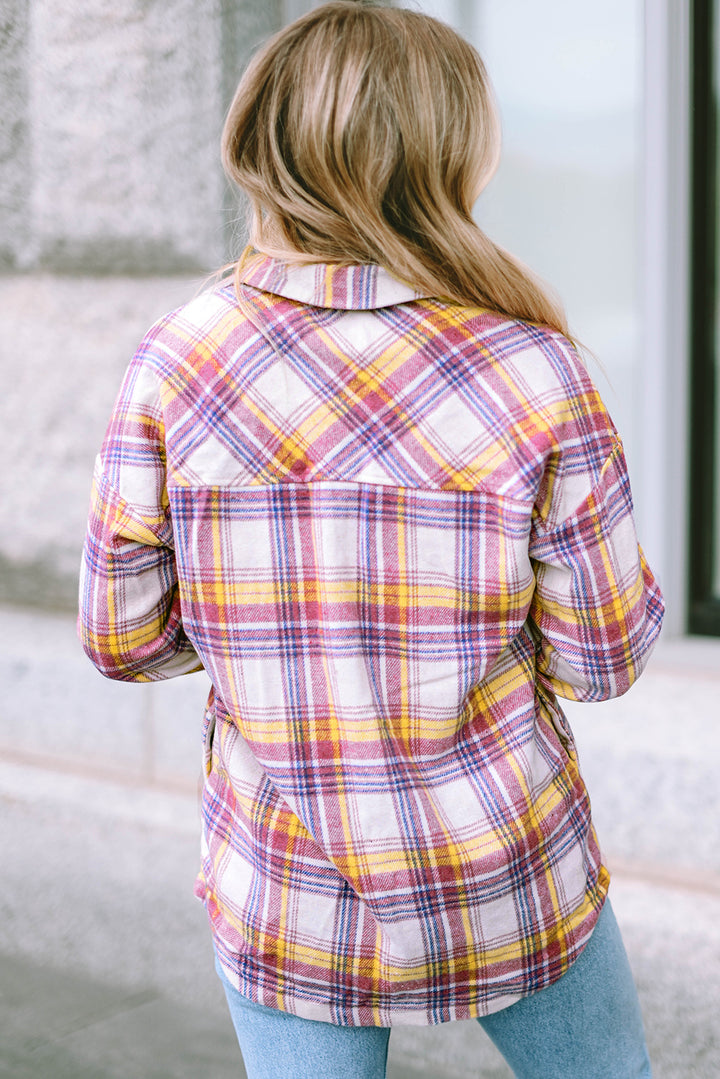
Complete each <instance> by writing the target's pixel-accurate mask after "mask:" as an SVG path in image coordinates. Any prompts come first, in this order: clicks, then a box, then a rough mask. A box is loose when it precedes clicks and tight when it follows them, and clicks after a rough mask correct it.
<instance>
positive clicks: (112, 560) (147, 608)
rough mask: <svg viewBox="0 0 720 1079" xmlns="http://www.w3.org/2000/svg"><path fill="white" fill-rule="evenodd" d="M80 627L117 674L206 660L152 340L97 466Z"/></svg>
mask: <svg viewBox="0 0 720 1079" xmlns="http://www.w3.org/2000/svg"><path fill="white" fill-rule="evenodd" d="M78 633H79V636H80V640H81V642H82V645H83V648H84V649H85V652H86V654H87V655H88V656H89V657H90V659H91V660H92V662H93V663H94V665H95V666H96V667H97V669H98V670H99V671H100V673H101V674H103V675H105V676H106V677H108V678H114V679H119V680H121V681H136V682H146V681H155V680H158V679H162V678H171V677H174V676H176V675H181V674H189V673H190V672H192V671H197V670H200V669H201V667H202V664H201V662H200V660H199V658H198V656H197V654H196V652H195V650H194V648H193V646H192V644H191V643H190V641H189V640H188V638H187V637H186V635H185V632H184V630H183V625H182V618H181V612H180V597H179V590H178V580H177V569H176V564H175V552H174V546H173V528H172V520H171V517H170V511H169V503H168V497H167V489H166V483H165V449H164V425H163V417H162V409H161V406H160V394H159V380H158V377H157V375H156V373H155V372H154V370H153V369H152V365H150V364H149V363H148V362H147V356H146V349H144V348H142V347H141V349H140V351H139V352H138V353H137V355H136V356H135V358H134V359H133V362H132V363H131V365H130V367H129V369H128V372H127V374H126V377H125V380H124V382H123V385H122V388H121V390H120V394H119V397H118V400H117V402H116V405H115V409H114V411H113V415H112V418H111V420H110V424H109V426H108V430H107V434H106V436H105V441H104V443H103V448H102V452H101V453H100V455H99V456H98V458H97V462H96V466H95V474H94V478H93V486H92V495H91V504H90V516H89V521H88V527H87V534H86V538H85V545H84V549H83V558H82V566H81V573H80V611H79V618H78Z"/></svg>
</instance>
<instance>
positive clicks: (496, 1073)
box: [0, 608, 720, 1079]
mask: <svg viewBox="0 0 720 1079" xmlns="http://www.w3.org/2000/svg"><path fill="white" fill-rule="evenodd" d="M0 685H2V687H3V693H2V697H1V698H0V825H1V826H0V865H1V866H2V872H1V873H0V1077H2V1079H5V1077H8V1079H35V1077H40V1076H42V1077H47V1079H166V1077H168V1079H169V1077H172V1079H185V1077H187V1079H190V1077H193V1079H194V1077H197V1076H199V1075H203V1076H212V1077H213V1079H230V1077H233V1079H242V1077H243V1076H244V1071H243V1068H242V1063H241V1059H240V1055H239V1052H238V1049H237V1046H236V1043H235V1039H234V1034H233V1031H232V1028H231V1025H230V1022H229V1019H228V1017H227V1015H226V1012H225V1004H224V1000H223V996H222V991H221V989H220V987H219V985H218V983H217V979H216V977H215V975H214V972H213V968H212V956H211V949H210V944H209V934H208V930H207V926H206V920H205V913H204V911H203V909H202V907H201V905H200V904H199V903H198V902H197V901H196V900H195V899H194V898H193V896H192V884H193V879H194V875H195V872H196V869H197V864H198V831H199V813H198V798H197V784H198V770H199V758H198V737H199V732H198V728H199V716H200V712H201V709H202V701H203V698H204V695H205V692H206V690H207V683H206V682H205V680H204V677H203V676H192V677H190V678H187V679H178V680H175V681H174V682H172V683H167V684H164V685H159V684H156V685H153V686H142V687H141V686H123V685H118V684H114V683H110V682H106V681H104V680H103V679H101V678H100V677H99V676H98V675H97V674H96V673H95V672H94V671H93V669H92V667H91V666H90V664H89V663H88V662H87V660H86V659H85V657H84V656H82V654H81V652H80V650H79V647H78V646H77V644H76V642H75V635H74V628H73V620H72V619H71V618H69V617H67V616H63V615H49V614H43V613H39V612H33V611H28V610H23V609H19V608H18V609H13V608H4V609H3V608H0ZM568 713H569V716H570V719H571V722H572V725H573V728H574V730H575V734H576V738H577V741H578V745H579V750H580V758H581V762H582V766H583V771H584V774H585V777H586V779H587V782H588V786H589V789H590V792H591V795H592V799H593V808H594V813H595V819H596V824H597V827H598V831H599V834H600V838H601V842H602V843H603V846H604V849H605V851H606V856H607V860H608V862H609V864H610V867H611V870H612V873H613V883H612V886H611V896H612V901H613V906H614V909H615V912H616V915H617V918H618V921H619V923H620V925H621V928H622V930H623V935H624V937H625V942H626V946H627V950H628V954H629V956H630V961H631V965H632V967H633V970H634V973H635V978H636V981H637V984H638V989H639V993H640V997H641V1003H642V1006H643V1013H644V1016H645V1025H646V1031H647V1035H648V1043H649V1046H650V1052H651V1057H652V1060H653V1067H654V1076H655V1079H717V1077H718V1075H720V1064H719V1063H718V1061H720V1018H719V1016H720V1007H719V1005H720V783H718V765H717V762H718V760H720V641H709V640H702V639H680V640H676V641H665V642H661V644H660V645H659V647H658V649H657V650H656V653H655V655H654V656H653V659H652V660H651V663H650V666H649V668H648V670H647V672H646V673H645V674H644V676H643V677H642V678H641V680H640V682H639V683H638V684H637V686H635V687H634V688H633V689H632V690H631V691H630V693H628V694H627V695H626V696H625V697H623V698H621V699H619V700H617V701H610V702H606V703H603V704H599V705H592V706H578V705H573V706H569V707H568ZM390 1045H391V1048H390V1060H389V1066H388V1079H414V1077H419V1076H429V1077H433V1079H464V1077H467V1079H510V1076H511V1073H510V1071H509V1069H508V1068H507V1066H506V1065H505V1064H504V1062H503V1061H502V1059H501V1058H500V1057H499V1055H498V1054H497V1052H496V1051H495V1049H494V1047H493V1046H492V1045H491V1044H490V1043H489V1042H488V1040H487V1038H486V1037H485V1036H484V1034H483V1032H482V1030H481V1029H480V1028H479V1026H478V1025H477V1024H476V1023H473V1022H469V1023H453V1024H446V1025H444V1026H441V1027H433V1028H426V1029H425V1028H423V1029H416V1028H398V1029H396V1030H395V1031H393V1035H392V1037H391V1042H390ZM338 1079H342V1077H340V1076H338ZM548 1079H551V1077H548ZM578 1079H583V1077H582V1076H578Z"/></svg>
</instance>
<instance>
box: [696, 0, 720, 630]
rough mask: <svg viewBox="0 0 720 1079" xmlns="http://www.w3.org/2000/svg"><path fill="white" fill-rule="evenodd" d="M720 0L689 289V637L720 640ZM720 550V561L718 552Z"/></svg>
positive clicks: (704, 108) (700, 3) (710, 30)
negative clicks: (719, 314) (718, 578)
mask: <svg viewBox="0 0 720 1079" xmlns="http://www.w3.org/2000/svg"><path fill="white" fill-rule="evenodd" d="M719 8H720V5H719V4H718V0H694V2H693V4H692V28H691V50H692V56H691V71H692V84H691V286H690V370H691V376H690V425H689V428H690V429H689V442H690V446H689V449H690V477H689V480H690V482H689V491H690V499H689V521H688V552H689V555H690V558H689V573H688V585H689V602H688V629H689V631H690V633H695V634H701V635H705V636H720V596H717V595H714V594H713V578H714V560H715V557H720V535H717V534H716V522H717V500H718V498H720V492H718V481H720V475H718V468H717V462H716V445H717V441H716V440H717V437H718V431H717V425H718V417H717V409H718V397H717V390H718V388H717V385H716V383H717V367H716V362H717V361H716V349H717V344H716V340H717V339H718V337H719V336H720V335H719V333H718V330H719V328H718V326H717V321H716V295H717V289H718V285H719V284H720V282H719V280H718V269H719V266H718V263H719V262H720V243H719V242H718V236H717V226H718V207H717V205H716V203H717V193H718V181H719V180H720V162H718V150H720V140H719V139H718V119H719V110H718V103H717V101H716V94H715V85H716V78H717V76H718V74H720V56H719V55H715V53H714V37H715V19H716V18H718V17H720V10H718V9H719ZM716 551H717V552H718V555H716V554H715V552H716Z"/></svg>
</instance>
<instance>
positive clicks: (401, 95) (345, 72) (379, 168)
mask: <svg viewBox="0 0 720 1079" xmlns="http://www.w3.org/2000/svg"><path fill="white" fill-rule="evenodd" d="M499 145H500V137H499V125H498V121H497V115H496V111H495V106H494V102H493V99H492V91H491V88H490V85H489V81H488V78H487V75H486V72H485V68H484V66H483V64H482V61H481V59H480V57H479V56H478V54H477V53H476V51H475V50H474V49H473V48H472V46H471V45H469V44H468V42H466V41H465V40H463V38H461V37H460V36H459V35H458V34H456V33H455V31H453V30H452V29H451V28H450V27H448V26H446V25H445V24H444V23H441V22H439V21H437V20H435V19H432V18H430V17H428V16H425V15H421V14H418V13H417V12H413V11H408V10H404V9H400V8H391V7H384V6H380V5H376V4H371V3H363V2H352V0H340V2H336V3H329V4H325V5H323V6H322V7H319V8H315V9H314V10H312V11H311V12H309V13H308V14H307V15H305V16H303V17H302V18H301V19H298V20H297V21H296V22H294V23H292V24H291V25H290V26H288V27H286V28H285V29H284V30H282V31H280V33H278V34H276V35H275V36H274V37H273V38H272V39H271V40H270V41H269V42H268V43H267V44H266V45H265V46H264V47H263V48H262V49H261V50H260V51H259V52H258V53H257V54H256V56H255V58H254V59H253V60H252V62H251V64H250V66H249V67H248V69H247V71H246V72H245V75H244V76H243V78H242V80H241V82H240V85H239V86H238V89H237V92H236V94H235V97H234V99H233V102H232V104H231V106H230V110H229V113H228V117H227V121H226V124H225V130H224V132H223V162H224V165H225V169H226V171H227V173H228V175H229V176H230V178H231V179H232V180H234V181H235V182H236V183H237V184H238V185H239V186H240V187H241V188H242V189H243V190H244V191H245V192H246V193H247V195H248V196H249V198H250V202H251V207H252V212H253V224H252V241H253V244H254V246H256V247H257V248H259V249H260V250H263V251H266V252H267V253H269V254H274V255H277V256H279V257H282V258H284V259H286V260H296V261H297V260H302V261H321V262H334V263H346V264H352V263H377V264H379V265H382V266H385V267H386V268H387V269H388V270H389V271H390V272H391V273H393V274H395V276H397V277H399V278H401V279H403V280H405V281H407V282H408V283H410V284H412V285H414V286H415V287H417V288H420V289H422V290H425V291H427V292H429V293H431V294H434V295H439V296H445V297H448V298H450V299H454V300H457V301H459V302H461V303H475V304H481V305H482V306H489V307H491V308H493V309H495V310H499V311H503V312H505V313H507V314H512V315H518V316H519V317H524V318H528V319H531V320H535V321H540V322H545V323H548V324H550V325H553V326H556V327H557V328H561V329H564V322H563V321H562V315H559V316H558V311H557V308H556V305H554V304H553V302H552V301H551V300H550V299H549V298H548V297H547V296H546V294H545V293H544V292H543V290H542V289H541V287H540V286H539V285H538V283H537V282H536V281H535V280H534V279H533V278H532V276H531V275H530V274H529V272H528V271H526V270H525V269H524V268H523V267H520V266H519V264H518V263H516V262H515V260H514V259H512V258H511V256H508V255H507V254H506V253H505V252H502V251H501V250H500V249H499V248H497V246H496V245H494V244H493V243H492V242H491V241H490V240H489V239H488V238H487V237H486V236H485V235H484V234H483V233H482V232H481V231H480V229H478V227H477V225H476V224H475V223H474V222H473V219H472V216H471V210H472V205H473V203H474V201H475V199H476V198H477V195H478V194H479V192H480V190H481V189H482V187H483V186H484V185H485V184H486V183H487V181H488V180H489V179H490V177H491V176H492V174H493V172H494V171H495V168H496V165H497V161H498V157H499ZM518 275H519V276H518ZM531 294H532V295H531Z"/></svg>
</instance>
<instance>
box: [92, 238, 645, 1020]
mask: <svg viewBox="0 0 720 1079" xmlns="http://www.w3.org/2000/svg"><path fill="white" fill-rule="evenodd" d="M243 278H244V284H243V285H242V287H241V289H240V302H238V296H236V294H235V291H234V289H233V287H232V285H230V284H227V283H225V284H224V285H220V286H219V287H218V288H216V289H215V290H214V291H212V292H209V293H205V294H203V295H201V296H199V297H197V298H196V299H194V300H192V301H191V302H190V303H188V304H187V305H185V306H184V307H182V308H180V309H179V310H177V311H175V312H173V313H172V314H170V315H168V316H167V317H166V318H164V319H163V320H162V321H160V322H159V323H158V324H157V325H156V326H154V327H153V328H152V329H151V331H150V332H149V334H148V335H147V337H146V338H145V340H144V341H143V343H142V345H141V347H140V349H139V350H138V352H137V354H136V355H135V357H134V359H133V361H132V363H131V365H130V367H129V370H128V372H127V375H126V377H125V380H124V383H123V386H122V389H121V391H120V395H119V398H118V401H117V404H116V407H115V410H114V413H113V416H112V419H111V422H110V425H109V428H108V432H107V436H106V439H105V443H104V446H103V450H102V453H101V455H100V457H99V458H98V463H97V468H96V474H95V480H94V485H93V496H92V506H91V515H90V521H89V527H88V533H87V540H86V545H85V551H84V559H83V571H82V581H81V615H80V632H81V637H82V640H83V644H84V647H85V649H86V651H87V653H88V654H89V656H90V657H91V659H92V660H93V662H94V663H95V665H96V666H97V667H98V669H99V670H100V671H101V672H102V673H103V674H105V675H107V676H108V677H110V678H118V679H125V680H135V681H145V680H148V679H159V678H166V677H171V676H174V675H181V674H184V673H186V672H190V671H194V670H198V669H199V668H200V667H201V666H202V667H204V668H205V670H206V671H207V672H208V674H209V676H210V678H211V680H212V686H213V690H212V692H211V696H210V700H209V703H208V708H207V711H206V715H205V723H204V759H205V786H204V795H203V818H204V828H203V862H202V871H201V874H200V876H199V878H198V885H197V892H198V894H199V895H200V897H201V898H202V899H203V901H204V902H205V904H206V907H207V910H208V912H209V915H210V920H211V924H212V929H213V935H214V941H215V945H216V949H217V952H218V955H219V958H220V961H221V963H222V965H223V967H224V969H225V972H226V973H227V975H228V977H229V978H230V980H231V982H233V984H235V985H236V986H237V987H238V988H239V989H240V991H241V992H242V993H244V994H245V995H247V996H248V997H250V998H251V999H253V1000H255V1001H259V1002H260V1003H263V1004H266V1005H270V1006H272V1007H276V1008H281V1009H286V1010H288V1011H290V1012H293V1013H296V1014H298V1015H301V1016H305V1017H308V1018H312V1019H322V1020H325V1021H329V1022H333V1023H337V1024H350V1025H384V1026H389V1025H392V1024H394V1023H398V1022H400V1023H415V1024H428V1023H439V1022H444V1021H447V1020H451V1019H463V1018H469V1017H471V1016H476V1015H482V1014H487V1013H489V1012H492V1011H495V1010H497V1009H500V1008H502V1007H505V1006H507V1005H509V1004H511V1003H513V1002H514V1001H516V1000H518V999H519V998H520V997H522V996H524V995H526V994H528V993H531V992H533V991H535V990H538V989H541V988H543V987H545V986H547V985H549V984H550V983H552V982H553V981H555V980H556V979H557V978H559V977H560V976H561V975H562V974H563V973H564V972H565V971H566V970H567V968H568V966H569V965H570V964H571V963H572V962H573V960H574V959H575V958H576V957H577V956H578V954H579V953H580V951H581V950H582V948H583V946H584V945H585V944H586V942H587V940H588V938H589V936H590V933H591V932H592V929H593V926H594V924H595V921H596V919H597V916H598V913H599V911H600V909H601V907H602V903H603V901H604V898H605V894H606V891H607V886H608V880H609V878H608V873H607V870H606V869H605V867H604V866H603V864H602V860H601V855H600V852H599V849H598V844H597V841H596V837H595V834H594V831H593V828H592V825H591V820H590V807H589V802H588V797H587V793H586V790H585V786H584V783H583V780H582V778H581V776H580V773H579V770H578V764H577V756H576V752H575V748H574V744H573V737H572V733H571V731H570V729H569V728H568V725H567V723H566V721H565V719H564V716H563V713H562V711H561V709H560V707H559V706H558V703H557V695H560V696H563V697H567V698H571V699H574V700H585V701H594V700H601V699H604V698H607V697H611V696H614V695H617V694H620V693H623V692H624V691H625V690H626V689H628V687H629V686H630V685H631V684H632V682H633V680H634V679H635V678H636V677H637V675H638V674H639V672H640V671H641V669H642V667H643V665H644V663H645V661H646V659H647V657H648V655H649V652H650V650H651V647H652V644H653V642H654V640H655V638H656V636H657V634H658V632H659V629H660V624H661V620H662V613H663V605H662V599H661V596H660V593H659V590H658V588H657V585H656V583H655V581H654V580H653V577H652V575H651V573H650V571H649V569H648V567H647V565H646V563H645V561H644V558H643V555H642V552H641V551H640V549H639V547H638V544H637V540H636V536H635V530H634V526H633V519H632V504H631V496H630V488H629V484H628V477H627V472H626V467H625V461H624V458H623V452H622V448H621V444H620V441H619V439H618V436H617V433H616V431H615V429H614V428H613V425H612V423H611V421H610V419H609V417H608V415H607V412H606V410H605V408H604V406H603V404H602V402H601V400H600V397H599V395H598V393H597V391H596V389H595V388H594V386H593V384H592V382H591V380H590V378H589V377H588V374H587V372H586V370H585V369H584V367H583V366H582V364H581V363H580V361H579V360H578V358H577V356H576V354H575V353H574V351H573V349H572V347H571V345H570V344H569V342H568V341H567V340H565V339H564V338H563V337H562V336H560V335H559V334H557V333H552V332H550V331H548V330H546V329H543V328H540V327H537V326H533V325H528V324H525V323H523V322H519V321H517V320H513V319H508V318H506V317H503V316H499V315H496V314H492V313H488V312H487V311H484V310H481V309H474V308H473V309H471V308H466V307H461V306H459V305H457V304H455V303H451V302H447V301H443V300H439V299H435V298H427V297H423V296H421V295H419V294H418V293H417V292H414V291H413V290H412V289H411V288H409V287H407V286H405V285H403V284H401V283H400V282H398V281H396V280H395V279H393V278H392V277H390V275H388V274H387V273H386V272H385V271H383V270H382V269H380V268H378V267H376V266H354V267H337V266H323V265H313V266H296V267H292V268H291V267H288V266H286V265H284V264H282V263H279V262H277V261H274V260H272V259H269V258H266V257H264V256H260V255H253V256H251V257H250V258H249V260H248V261H247V262H246V264H245V269H244V272H243Z"/></svg>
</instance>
